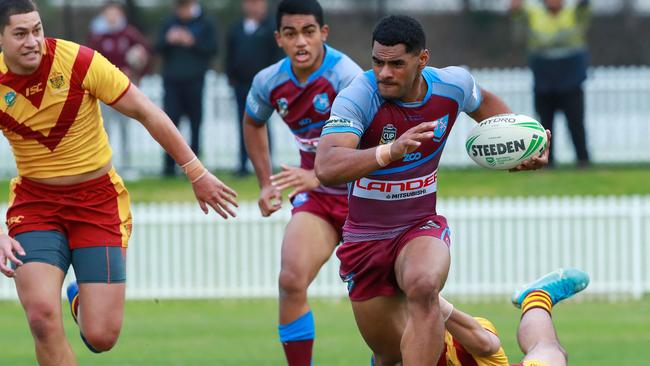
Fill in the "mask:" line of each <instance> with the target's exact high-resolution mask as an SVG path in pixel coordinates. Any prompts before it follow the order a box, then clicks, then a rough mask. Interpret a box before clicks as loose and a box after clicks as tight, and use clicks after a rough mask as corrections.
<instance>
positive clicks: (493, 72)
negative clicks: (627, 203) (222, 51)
mask: <svg viewBox="0 0 650 366" xmlns="http://www.w3.org/2000/svg"><path fill="white" fill-rule="evenodd" d="M473 73H474V74H475V76H476V79H477V80H478V81H479V83H480V84H481V85H482V86H483V87H485V88H486V89H488V90H491V91H493V92H495V93H496V94H498V95H499V96H501V97H502V98H503V99H504V100H505V101H506V102H507V103H508V105H509V106H510V107H511V108H512V110H514V111H517V112H518V113H524V114H529V115H534V109H533V99H532V96H531V83H532V77H531V74H530V72H529V71H528V70H527V69H505V70H504V69H480V70H473ZM206 80H207V82H206V89H205V100H206V103H204V122H203V127H202V143H203V154H202V159H203V161H204V162H205V164H206V165H207V166H208V167H210V168H212V169H216V168H219V169H235V168H236V166H237V164H238V163H237V161H238V159H237V156H238V147H239V140H238V137H237V136H238V127H237V123H238V120H237V117H236V107H235V102H234V99H233V96H232V91H231V89H230V88H229V87H228V84H227V81H226V79H225V77H224V76H223V75H220V74H216V73H212V72H211V73H209V74H208V76H207V79H206ZM142 89H143V90H144V91H145V92H146V94H147V95H149V96H150V97H151V98H152V99H153V100H154V101H155V102H156V103H158V104H160V103H161V100H162V95H163V90H162V86H161V80H160V78H159V77H158V76H152V77H149V78H146V79H145V80H143V82H142ZM586 99H587V101H586V103H587V104H586V105H587V110H586V122H585V127H586V130H587V143H588V147H589V150H590V152H591V155H592V159H593V160H594V161H595V162H609V163H617V162H618V163H630V162H650V144H649V143H648V142H647V140H648V136H650V123H648V120H647V116H648V115H650V103H648V101H649V100H650V67H647V66H641V67H616V68H614V67H597V68H593V69H591V71H590V78H589V80H588V81H587V84H586ZM558 117H559V118H558V120H557V121H556V127H555V128H554V131H553V146H554V149H555V151H556V157H557V160H558V161H559V162H570V161H573V160H574V159H575V156H574V152H573V145H572V143H571V140H570V138H569V133H568V130H567V129H566V124H565V121H564V118H563V117H560V116H559V115H558ZM107 124H108V125H109V127H116V126H115V125H114V121H108V122H107ZM111 125H112V126H111ZM474 125H475V124H474V122H472V121H471V120H470V119H469V118H468V117H467V116H466V115H464V114H463V115H462V117H461V118H460V120H459V121H458V122H457V124H456V126H455V127H454V129H453V131H452V133H451V136H450V137H449V140H448V142H447V144H446V146H445V152H444V154H443V157H442V164H443V165H447V166H468V165H473V163H472V161H471V160H470V159H469V158H468V156H467V154H466V152H465V150H464V140H465V138H466V137H467V134H468V133H469V130H470V129H471V128H472V127H473V126H474ZM270 126H271V130H272V136H273V142H274V143H273V160H274V162H275V164H276V165H279V163H288V164H297V163H298V153H297V149H296V147H295V144H294V142H293V137H292V136H291V134H290V132H289V130H288V128H287V127H286V126H285V125H284V123H282V121H280V120H279V118H278V117H277V115H274V116H273V117H272V118H271V122H270ZM188 130H189V127H188V124H187V123H183V124H181V131H182V132H183V133H184V134H185V135H186V136H188ZM109 135H110V139H111V144H112V145H113V147H114V153H115V156H114V162H115V163H116V165H117V166H118V168H120V170H121V171H122V173H127V170H126V169H124V168H125V167H124V166H123V164H122V163H123V161H122V156H121V155H120V152H121V149H120V145H121V144H122V143H123V141H121V136H120V135H119V133H117V128H112V129H111V128H109ZM126 143H127V144H129V146H130V149H131V155H132V158H131V160H132V168H133V169H130V171H131V172H135V173H140V174H141V173H146V174H151V173H158V172H160V171H161V167H162V150H161V148H160V147H159V146H158V145H157V144H156V143H155V141H154V140H153V139H152V138H151V137H150V136H149V134H148V132H147V131H146V130H145V129H144V128H143V127H142V126H141V125H140V124H138V123H135V122H133V123H129V124H128V136H127V141H126ZM13 162H14V159H13V156H12V153H11V149H10V147H9V145H8V143H7V142H6V140H5V139H4V138H2V139H0V176H11V175H14V174H15V167H14V163H13ZM125 175H126V176H127V178H129V177H131V175H129V174H125Z"/></svg>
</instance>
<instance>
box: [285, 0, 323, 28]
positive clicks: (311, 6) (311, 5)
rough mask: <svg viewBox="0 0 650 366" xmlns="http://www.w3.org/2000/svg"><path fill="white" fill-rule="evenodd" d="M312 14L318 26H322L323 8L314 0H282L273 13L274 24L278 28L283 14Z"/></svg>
mask: <svg viewBox="0 0 650 366" xmlns="http://www.w3.org/2000/svg"><path fill="white" fill-rule="evenodd" d="M296 14H299V15H313V16H314V18H316V22H318V25H319V26H321V27H322V26H323V25H324V24H325V21H324V20H323V8H321V6H320V4H319V3H318V1H316V0H282V2H280V4H279V5H278V11H277V12H276V13H275V24H276V27H277V30H280V25H281V23H282V16H283V15H296Z"/></svg>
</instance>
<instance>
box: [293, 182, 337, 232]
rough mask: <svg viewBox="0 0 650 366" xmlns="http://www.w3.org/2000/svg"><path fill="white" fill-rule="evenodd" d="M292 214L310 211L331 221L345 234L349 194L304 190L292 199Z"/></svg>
mask: <svg viewBox="0 0 650 366" xmlns="http://www.w3.org/2000/svg"><path fill="white" fill-rule="evenodd" d="M291 204H292V205H293V208H292V209H291V214H292V215H295V214H297V213H298V212H309V213H311V214H314V215H316V216H318V217H320V218H322V219H323V220H325V221H327V222H329V223H330V224H331V225H332V226H333V227H334V228H335V229H336V231H337V232H338V233H339V237H341V236H342V234H343V224H345V219H346V218H347V217H348V196H347V195H336V194H327V193H321V192H313V191H312V192H303V193H299V194H297V195H296V196H295V197H294V198H293V200H291Z"/></svg>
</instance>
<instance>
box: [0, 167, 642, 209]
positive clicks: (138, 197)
mask: <svg viewBox="0 0 650 366" xmlns="http://www.w3.org/2000/svg"><path fill="white" fill-rule="evenodd" d="M217 175H218V176H219V178H220V179H222V180H223V181H224V182H225V183H226V184H228V185H229V186H230V187H233V188H234V189H236V190H237V192H238V193H239V198H238V199H239V200H240V201H255V200H257V197H258V194H259V189H258V186H257V180H256V178H255V177H254V176H252V175H251V176H247V177H244V178H241V177H237V176H234V175H232V174H230V173H227V172H217ZM648 182H650V166H649V165H626V166H596V167H593V168H590V169H583V170H576V169H573V168H571V167H560V168H556V169H552V170H541V171H536V172H523V173H508V172H502V171H492V170H488V169H479V168H474V169H446V168H441V169H440V170H439V173H438V191H439V193H440V197H466V196H530V195H544V196H552V195H623V194H650V184H648ZM126 185H127V188H128V189H129V192H130V193H131V198H132V201H133V202H158V201H192V200H193V199H194V194H193V192H192V188H191V186H190V185H189V184H188V182H187V180H186V179H185V178H173V179H162V178H159V177H150V178H143V179H140V180H137V181H130V182H126ZM8 186H9V184H8V182H7V181H0V200H4V201H6V200H7V197H8V188H9V187H8ZM285 193H286V192H285Z"/></svg>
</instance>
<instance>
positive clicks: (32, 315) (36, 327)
mask: <svg viewBox="0 0 650 366" xmlns="http://www.w3.org/2000/svg"><path fill="white" fill-rule="evenodd" d="M26 312H27V321H28V323H29V328H30V329H31V331H32V334H33V335H34V338H36V339H37V340H45V339H47V337H51V336H52V335H53V334H54V333H55V332H56V330H57V328H60V327H61V323H60V320H59V319H57V308H56V307H55V306H53V305H51V304H44V303H40V304H33V305H31V306H29V308H28V309H27V310H26Z"/></svg>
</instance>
